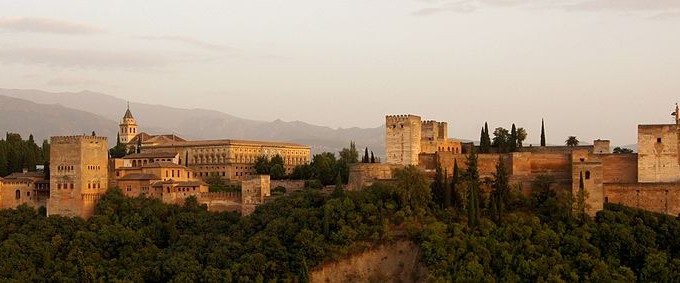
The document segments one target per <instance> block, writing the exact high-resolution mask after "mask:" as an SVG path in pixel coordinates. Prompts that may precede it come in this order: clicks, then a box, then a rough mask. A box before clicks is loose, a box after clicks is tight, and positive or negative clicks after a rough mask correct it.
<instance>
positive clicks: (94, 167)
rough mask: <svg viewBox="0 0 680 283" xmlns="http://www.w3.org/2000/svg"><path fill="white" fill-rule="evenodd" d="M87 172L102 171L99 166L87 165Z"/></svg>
mask: <svg viewBox="0 0 680 283" xmlns="http://www.w3.org/2000/svg"><path fill="white" fill-rule="evenodd" d="M87 170H102V167H101V166H99V165H88V166H87Z"/></svg>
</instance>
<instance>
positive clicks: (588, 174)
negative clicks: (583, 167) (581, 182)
mask: <svg viewBox="0 0 680 283" xmlns="http://www.w3.org/2000/svg"><path fill="white" fill-rule="evenodd" d="M589 179H590V171H586V180H589Z"/></svg>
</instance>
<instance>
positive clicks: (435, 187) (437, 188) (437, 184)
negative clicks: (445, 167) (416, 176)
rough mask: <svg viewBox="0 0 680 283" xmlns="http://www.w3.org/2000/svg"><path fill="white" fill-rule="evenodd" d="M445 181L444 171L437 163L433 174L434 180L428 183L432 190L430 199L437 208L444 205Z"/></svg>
mask: <svg viewBox="0 0 680 283" xmlns="http://www.w3.org/2000/svg"><path fill="white" fill-rule="evenodd" d="M445 187H446V183H445V182H444V173H443V172H442V167H441V166H440V165H439V164H437V168H436V170H435V174H434V181H433V182H432V183H431V184H430V191H431V192H432V201H433V203H434V204H435V205H436V206H437V207H438V208H444V207H445V201H444V194H445V193H444V190H445Z"/></svg>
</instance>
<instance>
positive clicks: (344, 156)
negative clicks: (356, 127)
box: [339, 141, 359, 164]
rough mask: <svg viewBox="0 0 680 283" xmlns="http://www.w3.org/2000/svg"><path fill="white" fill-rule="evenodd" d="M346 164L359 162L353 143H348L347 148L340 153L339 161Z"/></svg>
mask: <svg viewBox="0 0 680 283" xmlns="http://www.w3.org/2000/svg"><path fill="white" fill-rule="evenodd" d="M339 160H342V161H344V162H347V163H348V164H353V163H358V162H359V152H358V151H357V146H356V144H355V143H354V141H352V142H350V143H349V148H343V149H342V150H341V151H340V159H339Z"/></svg>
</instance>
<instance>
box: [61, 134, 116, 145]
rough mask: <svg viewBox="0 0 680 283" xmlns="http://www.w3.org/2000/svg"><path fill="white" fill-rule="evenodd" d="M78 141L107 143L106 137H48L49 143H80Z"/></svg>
mask: <svg viewBox="0 0 680 283" xmlns="http://www.w3.org/2000/svg"><path fill="white" fill-rule="evenodd" d="M80 141H104V142H108V138H107V137H98V136H88V135H82V136H52V137H50V143H72V142H80Z"/></svg>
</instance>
